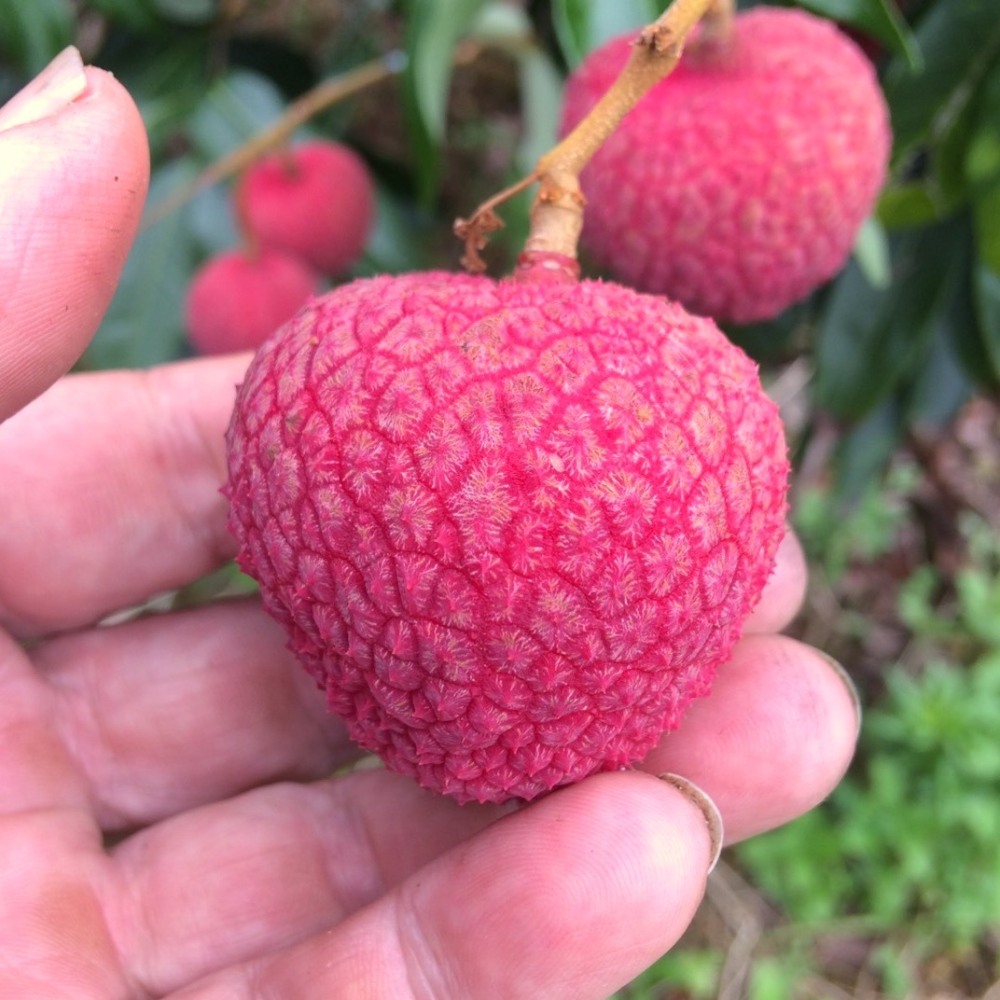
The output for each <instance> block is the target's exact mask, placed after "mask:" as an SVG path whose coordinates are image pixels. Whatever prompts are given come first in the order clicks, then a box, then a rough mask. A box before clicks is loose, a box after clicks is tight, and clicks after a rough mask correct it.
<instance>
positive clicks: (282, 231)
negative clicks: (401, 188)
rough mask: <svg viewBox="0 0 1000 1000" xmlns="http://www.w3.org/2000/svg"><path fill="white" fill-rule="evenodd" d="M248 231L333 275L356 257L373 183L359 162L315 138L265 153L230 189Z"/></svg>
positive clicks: (371, 208)
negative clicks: (268, 153) (234, 191)
mask: <svg viewBox="0 0 1000 1000" xmlns="http://www.w3.org/2000/svg"><path fill="white" fill-rule="evenodd" d="M235 197H236V200H237V204H238V206H239V212H240V214H241V217H242V219H243V223H244V225H245V226H246V229H247V231H248V232H249V233H250V234H252V235H253V236H254V237H255V238H256V239H258V240H259V241H260V242H261V243H263V244H265V245H267V246H272V247H276V248H277V249H279V250H284V251H286V252H287V253H292V254H295V255H296V256H298V257H301V258H302V259H303V260H304V261H306V262H308V263H309V264H310V265H312V266H313V267H314V268H316V270H317V271H319V272H320V273H322V274H326V275H329V276H331V277H335V276H338V275H341V274H343V273H344V272H345V271H347V270H348V269H349V268H350V267H351V266H352V265H353V264H354V263H356V262H357V260H358V259H359V258H360V257H361V254H362V252H363V251H364V248H365V243H366V242H367V240H368V235H369V233H370V231H371V228H372V224H373V221H374V218H375V187H374V184H373V182H372V179H371V175H370V174H369V172H368V167H367V166H366V165H365V162H364V160H362V159H361V157H360V156H358V154H357V153H355V152H354V150H352V149H350V148H348V147H347V146H344V145H341V144H340V143H336V142H328V141H323V140H317V141H314V142H307V143H304V144H302V145H301V146H297V147H295V148H294V149H292V150H290V151H287V152H281V153H274V154H271V155H269V156H265V157H264V158H263V159H261V160H259V161H258V162H257V163H255V164H254V165H253V166H252V167H250V168H249V169H248V170H247V172H246V174H245V175H244V177H243V179H242V181H241V182H240V185H239V187H238V188H237V191H236V195H235Z"/></svg>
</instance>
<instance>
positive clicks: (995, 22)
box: [885, 0, 1000, 159]
mask: <svg viewBox="0 0 1000 1000" xmlns="http://www.w3.org/2000/svg"><path fill="white" fill-rule="evenodd" d="M916 38H917V44H918V45H919V46H920V51H921V52H922V53H923V57H924V62H923V67H922V69H920V70H918V71H914V69H913V68H912V67H911V66H910V65H909V64H908V62H907V60H906V59H904V58H901V57H896V59H894V60H893V62H892V64H891V65H890V67H889V69H888V71H887V73H886V79H885V91H886V97H887V98H888V101H889V106H890V109H891V112H892V126H893V133H894V135H895V140H896V145H895V153H896V157H897V159H899V158H901V157H905V156H906V155H907V154H909V153H911V152H912V151H913V150H914V148H915V147H916V146H918V145H919V144H921V143H923V142H927V141H929V142H931V143H932V144H934V143H938V142H940V141H941V139H942V137H943V136H944V135H946V134H947V132H948V131H949V129H951V128H952V127H953V126H954V125H955V123H956V121H957V120H958V119H959V117H960V115H961V114H962V112H963V111H964V110H965V109H966V108H967V106H968V104H969V102H970V101H972V100H973V99H974V97H975V94H976V90H977V87H978V86H979V85H980V83H981V81H982V80H983V78H984V77H985V75H986V74H987V72H988V71H989V70H990V67H991V65H992V63H993V61H994V59H995V58H996V56H997V53H998V51H1000V18H998V17H997V7H996V0H963V2H962V3H939V4H936V5H935V6H933V7H931V8H930V9H929V10H928V11H927V13H926V15H925V16H924V17H923V18H922V19H921V21H920V24H919V26H918V28H917V31H916Z"/></svg>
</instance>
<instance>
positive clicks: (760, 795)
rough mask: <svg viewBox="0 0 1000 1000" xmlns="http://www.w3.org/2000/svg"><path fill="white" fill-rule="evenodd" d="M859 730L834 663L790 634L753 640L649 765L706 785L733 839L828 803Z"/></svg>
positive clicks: (851, 696) (852, 697)
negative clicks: (822, 802)
mask: <svg viewBox="0 0 1000 1000" xmlns="http://www.w3.org/2000/svg"><path fill="white" fill-rule="evenodd" d="M858 726H859V709H858V703H857V695H856V693H854V692H853V690H852V688H851V687H850V686H849V683H848V682H845V676H844V675H843V673H842V670H841V669H840V668H839V667H837V666H836V665H834V664H833V662H832V661H831V660H830V659H829V658H828V657H826V656H825V655H824V654H823V653H820V652H819V651H818V650H815V649H813V648H811V647H810V646H806V645H805V644H803V643H801V642H797V641H796V640H794V639H790V638H788V637H787V636H778V635H772V636H749V637H747V638H746V639H744V640H743V641H742V642H740V643H739V644H738V645H737V647H736V650H735V651H734V653H733V656H732V658H731V659H730V660H729V662H727V663H726V664H725V665H724V666H723V667H721V668H720V670H719V674H718V676H717V677H716V680H715V685H714V687H713V690H712V693H711V694H710V695H709V696H708V697H707V698H704V699H702V700H701V701H698V702H695V703H694V704H693V705H692V706H691V707H690V708H689V709H688V712H687V714H686V715H685V717H684V720H683V721H682V722H681V725H680V728H679V729H678V730H677V731H676V732H674V733H671V734H669V735H667V736H666V737H664V739H663V740H662V741H661V742H660V744H659V746H658V747H657V748H656V749H655V750H654V751H653V752H652V753H651V754H650V755H649V757H647V758H646V761H645V762H644V764H643V766H644V768H646V769H647V770H650V771H653V772H655V773H658V772H661V771H673V772H676V773H677V774H683V775H684V776H685V777H687V778H689V779H690V780H691V781H693V782H695V784H697V785H699V786H700V787H701V788H704V789H705V791H706V792H708V794H709V795H711V796H712V798H713V800H714V801H715V802H716V804H717V805H718V807H719V810H720V811H721V812H722V815H723V817H724V819H725V823H726V835H727V839H728V840H729V841H731V842H732V841H736V840H742V839H744V838H746V837H750V836H752V835H754V834H756V833H760V832H762V831H764V830H769V829H772V828H774V827H776V826H780V825H781V824H782V823H787V822H788V821H789V820H791V819H794V818H795V817H796V816H798V815H800V814H801V813H804V812H806V811H808V810H809V809H811V808H812V807H813V806H815V805H817V804H818V803H819V802H821V801H822V800H823V799H824V798H826V796H827V795H829V794H830V792H831V791H833V789H834V788H835V787H836V785H837V784H838V782H839V781H840V779H841V778H842V777H843V775H844V772H845V771H846V770H847V766H848V764H849V763H850V760H851V757H852V755H853V753H854V747H855V744H856V742H857V735H858Z"/></svg>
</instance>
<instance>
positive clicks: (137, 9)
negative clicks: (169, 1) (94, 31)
mask: <svg viewBox="0 0 1000 1000" xmlns="http://www.w3.org/2000/svg"><path fill="white" fill-rule="evenodd" d="M88 6H89V7H92V8H93V9H94V10H96V11H99V12H100V13H102V14H103V15H104V16H105V17H107V18H108V19H109V20H111V21H113V22H115V24H119V25H127V26H128V27H130V28H132V29H134V30H136V31H150V30H152V29H154V28H155V27H156V26H157V25H158V24H159V23H160V19H159V16H158V15H157V13H156V9H155V5H154V2H153V0H90V3H89V4H88Z"/></svg>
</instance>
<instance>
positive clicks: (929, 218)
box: [875, 180, 959, 230]
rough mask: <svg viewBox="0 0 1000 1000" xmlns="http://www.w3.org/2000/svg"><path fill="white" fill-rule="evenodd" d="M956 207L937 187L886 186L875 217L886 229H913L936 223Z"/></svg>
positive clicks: (925, 183)
mask: <svg viewBox="0 0 1000 1000" xmlns="http://www.w3.org/2000/svg"><path fill="white" fill-rule="evenodd" d="M958 207H959V206H958V205H957V204H952V203H950V202H949V201H948V200H947V199H946V198H945V197H944V196H943V194H942V192H941V191H939V190H938V189H937V187H936V185H934V184H931V183H928V181H927V180H919V181H911V182H909V183H907V184H896V185H892V186H890V187H887V188H886V189H885V190H884V191H883V192H882V194H881V196H880V197H879V202H878V207H877V209H876V213H875V214H876V217H877V218H878V220H879V222H881V223H882V225H883V226H884V227H885V228H886V229H889V230H901V229H914V228H917V227H919V226H926V225H929V224H930V223H932V222H938V221H940V220H941V219H944V218H946V217H947V216H949V215H951V213H952V212H954V211H955V210H956V209H957V208H958Z"/></svg>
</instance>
